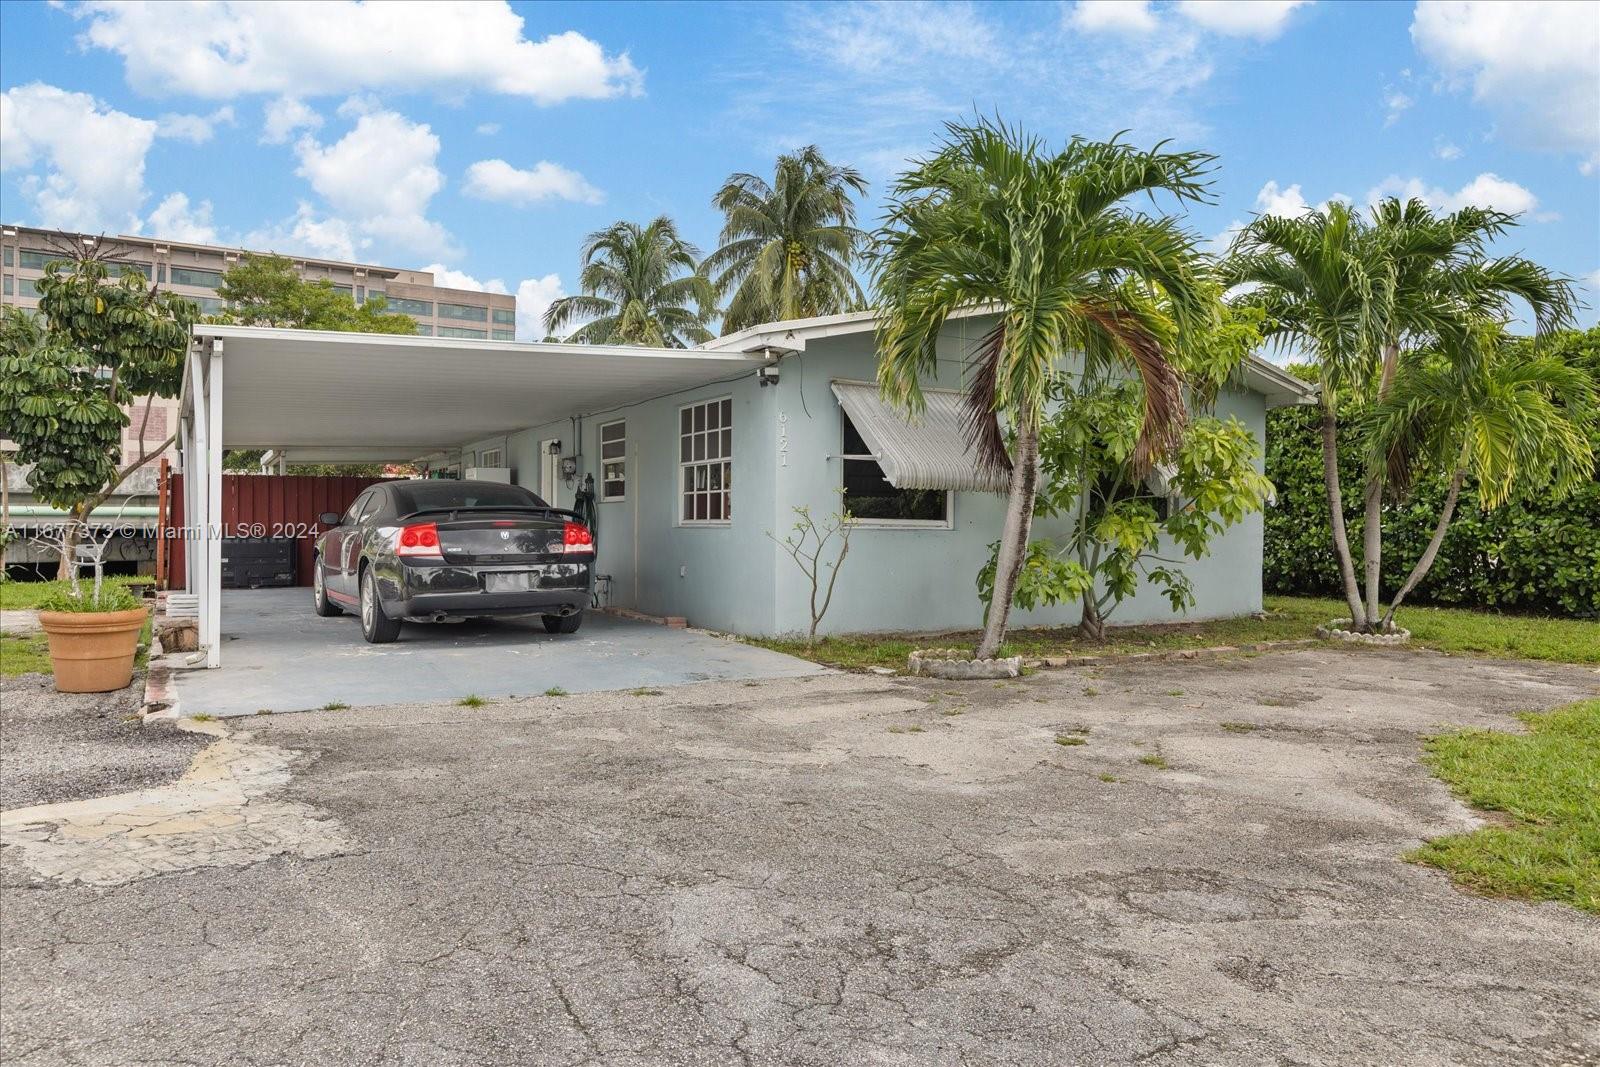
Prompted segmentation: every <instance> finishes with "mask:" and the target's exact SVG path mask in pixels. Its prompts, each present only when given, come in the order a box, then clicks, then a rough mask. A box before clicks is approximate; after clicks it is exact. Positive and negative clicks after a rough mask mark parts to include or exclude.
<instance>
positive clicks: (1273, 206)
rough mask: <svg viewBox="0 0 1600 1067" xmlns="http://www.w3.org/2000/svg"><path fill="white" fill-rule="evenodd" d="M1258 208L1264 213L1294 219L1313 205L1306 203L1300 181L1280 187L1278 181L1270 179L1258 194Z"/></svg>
mask: <svg viewBox="0 0 1600 1067" xmlns="http://www.w3.org/2000/svg"><path fill="white" fill-rule="evenodd" d="M1256 210H1257V211H1259V212H1260V213H1261V214H1263V215H1281V216H1283V217H1284V218H1289V219H1292V218H1297V217H1299V216H1301V215H1304V214H1305V213H1306V212H1307V211H1310V210H1311V205H1310V204H1308V203H1306V198H1305V194H1304V193H1302V192H1301V191H1300V184H1299V183H1298V182H1296V183H1295V184H1294V185H1291V186H1289V187H1288V188H1287V189H1283V188H1279V186H1278V183H1277V182H1276V181H1269V182H1268V183H1267V184H1265V185H1263V186H1262V187H1261V191H1260V192H1259V193H1257V194H1256Z"/></svg>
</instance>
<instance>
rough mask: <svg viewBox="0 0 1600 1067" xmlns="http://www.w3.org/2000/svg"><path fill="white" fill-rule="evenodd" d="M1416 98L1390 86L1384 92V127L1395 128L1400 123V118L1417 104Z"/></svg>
mask: <svg viewBox="0 0 1600 1067" xmlns="http://www.w3.org/2000/svg"><path fill="white" fill-rule="evenodd" d="M1416 102H1417V101H1416V98H1414V97H1413V96H1411V95H1410V94H1409V93H1406V92H1404V91H1403V90H1400V89H1396V88H1395V87H1394V86H1392V85H1391V86H1388V87H1387V88H1385V89H1384V90H1383V111H1384V116H1383V125H1384V126H1385V127H1389V126H1393V125H1394V124H1395V123H1397V122H1399V121H1400V116H1401V115H1403V114H1405V113H1406V112H1407V111H1408V110H1410V108H1411V107H1412V106H1413V105H1415V104H1416Z"/></svg>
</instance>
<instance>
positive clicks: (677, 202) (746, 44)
mask: <svg viewBox="0 0 1600 1067" xmlns="http://www.w3.org/2000/svg"><path fill="white" fill-rule="evenodd" d="M0 90H3V91H4V97H3V101H0V217H3V218H4V220H5V221H7V222H13V223H28V224H36V225H49V226H62V227H66V228H74V229H83V230H87V231H93V232H99V231H105V232H143V233H149V234H160V235H162V236H166V237H168V238H171V239H188V240H205V241H220V242H222V243H228V244H243V245H246V246H250V247H267V248H272V249H275V250H278V251H283V252H299V253H302V254H311V255H324V256H336V257H340V258H356V259H362V260H370V261H375V262H379V263H385V264H390V265H395V266H404V267H425V266H432V267H434V268H435V269H436V270H439V271H441V279H440V280H441V281H442V282H447V283H453V284H458V285H466V286H470V287H493V288H504V289H506V290H508V291H512V292H517V293H518V294H519V298H520V300H519V303H520V304H521V306H522V310H523V312H524V313H525V314H524V315H523V316H522V318H523V320H524V321H523V322H522V323H520V324H519V332H520V333H521V334H522V335H524V336H539V335H540V334H542V331H541V330H539V329H538V328H537V326H536V325H535V323H534V321H533V320H534V317H535V316H536V315H537V313H538V311H539V310H541V309H542V307H543V306H544V305H545V304H546V303H548V301H549V300H550V299H552V298H553V297H555V296H557V295H560V294H561V293H563V292H570V291H571V290H572V287H573V280H574V278H575V276H576V274H577V256H578V246H579V244H580V243H581V241H582V239H583V236H584V234H586V233H588V232H590V231H592V230H595V229H598V228H600V227H601V226H604V225H606V224H609V223H610V222H612V221H614V220H616V219H620V218H628V219H638V220H645V219H648V218H651V217H653V216H655V215H657V214H662V213H665V214H669V215H671V216H673V217H674V218H675V219H676V220H677V221H678V223H679V225H680V228H681V230H682V231H683V232H684V233H685V234H686V235H687V236H688V237H689V238H690V239H691V240H693V241H695V242H696V243H697V244H699V245H700V246H701V247H702V248H703V249H709V248H711V247H713V246H714V245H715V242H716V236H717V231H718V226H719V221H720V220H719V218H718V217H717V215H716V213H715V212H714V211H713V210H712V209H711V206H710V198H711V195H712V193H713V192H714V191H715V189H716V188H717V186H718V185H719V184H720V183H721V182H722V180H723V179H724V178H726V176H727V175H728V174H730V173H732V172H735V171H754V172H757V173H766V172H770V168H771V164H772V159H773V157H774V156H775V155H776V154H777V153H778V152H780V151H783V150H786V149H789V148H793V147H795V146H798V145H801V144H806V143H816V144H818V145H820V146H821V147H822V149H823V150H824V152H825V153H827V154H828V155H829V157H830V158H833V159H836V160H838V161H840V162H846V163H850V164H853V165H855V166H857V167H859V168H860V169H861V170H863V171H864V172H865V173H866V174H867V176H868V177H869V178H870V179H871V181H872V183H873V188H872V192H871V195H870V196H869V197H868V199H867V200H866V201H865V202H864V203H863V204H862V205H861V217H862V219H863V220H864V221H865V222H866V223H871V222H873V221H875V220H876V219H877V218H878V216H879V213H880V210H881V195H882V193H883V191H884V189H885V186H886V183H887V182H888V181H889V180H890V179H891V178H892V177H893V175H894V174H895V173H896V171H897V170H898V169H899V168H900V166H901V161H903V160H904V159H905V158H906V157H907V156H909V155H915V154H917V153H919V152H922V151H925V150H926V149H928V148H929V147H930V146H931V145H932V144H933V143H934V142H935V141H936V139H937V138H938V136H939V134H940V130H941V123H942V122H944V121H946V120H949V119H957V118H960V117H962V116H964V115H970V114H972V112H973V110H974V109H977V110H979V111H982V112H985V113H991V114H992V113H997V114H999V115H1000V116H1002V117H1003V118H1004V119H1006V120H1007V121H1008V122H1011V123H1014V124H1018V125H1021V126H1023V127H1025V128H1027V129H1028V130H1030V131H1032V132H1035V133H1037V134H1039V135H1041V136H1043V137H1045V138H1047V139H1049V140H1053V141H1059V140H1062V139H1065V138H1066V137H1069V136H1071V135H1073V134H1083V135H1086V136H1091V137H1104V136H1108V135H1110V134H1112V133H1115V132H1116V131H1118V130H1124V129H1125V130H1128V131H1130V132H1129V134H1128V136H1129V137H1130V138H1131V139H1132V140H1134V141H1136V142H1138V143H1141V144H1150V143H1153V142H1155V141H1157V140H1161V139H1171V140H1173V141H1174V142H1175V143H1176V144H1178V145H1180V146H1183V147H1193V148H1202V149H1205V150H1207V151H1210V152H1213V153H1215V154H1216V155H1217V156H1218V157H1219V162H1218V169H1217V172H1216V175H1215V189H1214V192H1215V196H1216V199H1217V203H1216V204H1214V205H1208V206H1204V207H1201V208H1198V209H1194V210H1192V211H1191V212H1190V223H1191V225H1192V227H1193V229H1194V230H1195V232H1197V233H1198V234H1200V235H1202V236H1203V237H1204V238H1206V239H1208V240H1219V241H1220V240H1224V239H1225V238H1226V235H1227V232H1228V229H1229V227H1230V226H1232V225H1236V224H1237V223H1239V222H1241V221H1243V220H1246V219H1248V218H1249V217H1250V215H1251V214H1252V213H1253V212H1258V211H1276V212H1291V213H1292V212H1295V211H1298V210H1300V209H1301V208H1302V207H1303V206H1304V205H1305V204H1310V205H1313V206H1314V205H1316V204H1319V203H1321V202H1323V201H1325V200H1327V199H1328V198H1330V197H1333V196H1345V197H1349V198H1351V199H1353V200H1354V201H1356V202H1358V203H1366V202H1367V201H1368V200H1369V199H1370V198H1371V197H1373V196H1375V195H1379V194H1382V193H1385V192H1399V193H1402V194H1407V195H1419V196H1423V197H1425V198H1427V199H1428V200H1430V201H1431V202H1433V203H1434V204H1436V205H1437V206H1439V207H1445V208H1448V207H1454V206H1457V205H1459V204H1464V203H1477V204H1483V205H1488V206H1494V207H1499V208H1502V209H1506V210H1515V211H1523V212H1525V213H1526V214H1525V218H1524V225H1523V226H1522V227H1521V228H1519V229H1518V230H1516V231H1514V232H1513V234H1512V235H1511V236H1510V237H1509V238H1508V239H1507V240H1506V241H1504V242H1503V244H1502V248H1503V249H1504V250H1505V251H1520V252H1523V253H1525V254H1528V255H1531V256H1533V257H1535V258H1536V259H1538V260H1540V261H1541V262H1543V263H1545V264H1546V265H1548V266H1550V267H1552V268H1553V269H1556V270H1558V271H1561V272H1563V273H1565V274H1568V275H1570V276H1572V277H1574V278H1577V279H1580V280H1582V282H1583V283H1584V291H1583V292H1582V294H1581V295H1582V296H1583V298H1584V299H1585V301H1586V302H1587V303H1589V304H1590V305H1600V195H1597V182H1600V5H1597V4H1594V3H1565V4H1549V5H1543V4H1535V3H1520V4H1495V3H1437V4H1433V3H1425V4H1417V5H1415V6H1413V5H1411V4H1404V3H1373V4H1367V3H1328V2H1321V3H1295V2H1260V3H1231V2H1216V3H1165V2H1156V3H1116V4H1097V3H1071V2H1069V3H1062V4H1053V3H1052V4H1046V3H1032V4H1007V5H994V6H989V5H981V4H972V5H969V4H949V5H920V4H913V3H899V4H860V5H854V4H815V5H811V4H794V5H784V4H775V3H762V4H727V5H713V4H694V5H673V4H652V5H632V4H623V3H609V4H592V5H591V4H577V3H566V4H561V3H557V4H542V5H537V6H536V5H524V4H509V5H507V4H503V3H494V2H487V0H486V2H481V3H476V4H471V5H459V6H457V5H451V4H434V3H402V4H381V3H370V4H355V3H344V2H335V0H328V2H323V3H317V4H290V3H285V4H275V5H264V6H263V5H256V4H249V3H231V4H230V3H217V4H211V5H206V6H202V7H190V6H188V5H185V4H179V3H164V4H152V5H124V4H113V3H83V4H79V3H64V4H22V3H9V4H5V5H4V6H3V8H0ZM1582 317H1583V321H1584V322H1585V323H1586V324H1588V323H1593V322H1594V321H1596V311H1595V310H1594V308H1593V307H1591V308H1590V309H1589V310H1586V311H1585V312H1583V316H1582Z"/></svg>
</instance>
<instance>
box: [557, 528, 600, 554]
mask: <svg viewBox="0 0 1600 1067" xmlns="http://www.w3.org/2000/svg"><path fill="white" fill-rule="evenodd" d="M561 546H562V551H564V552H593V551H594V534H592V533H590V532H589V527H587V526H585V525H583V524H582V523H581V522H569V523H567V524H566V526H564V527H562V530H561Z"/></svg>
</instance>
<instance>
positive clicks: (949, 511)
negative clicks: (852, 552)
mask: <svg viewBox="0 0 1600 1067" xmlns="http://www.w3.org/2000/svg"><path fill="white" fill-rule="evenodd" d="M838 411H839V506H840V507H843V506H844V465H845V462H846V461H848V460H870V461H871V462H873V463H877V462H878V457H877V456H874V455H871V454H866V455H855V454H853V453H851V454H847V453H846V452H845V450H844V427H845V423H846V422H847V421H848V420H849V418H850V415H849V413H848V412H846V411H845V409H844V406H843V405H839V407H838ZM856 433H857V434H858V435H859V434H860V433H861V431H860V429H857V430H856ZM878 470H880V471H881V470H883V465H882V464H879V465H878ZM850 525H851V526H854V527H859V528H862V529H868V530H873V529H877V530H953V529H955V525H956V495H955V493H953V492H951V491H950V490H948V489H946V490H945V493H944V518H942V519H872V518H852V519H851V520H850Z"/></svg>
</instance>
